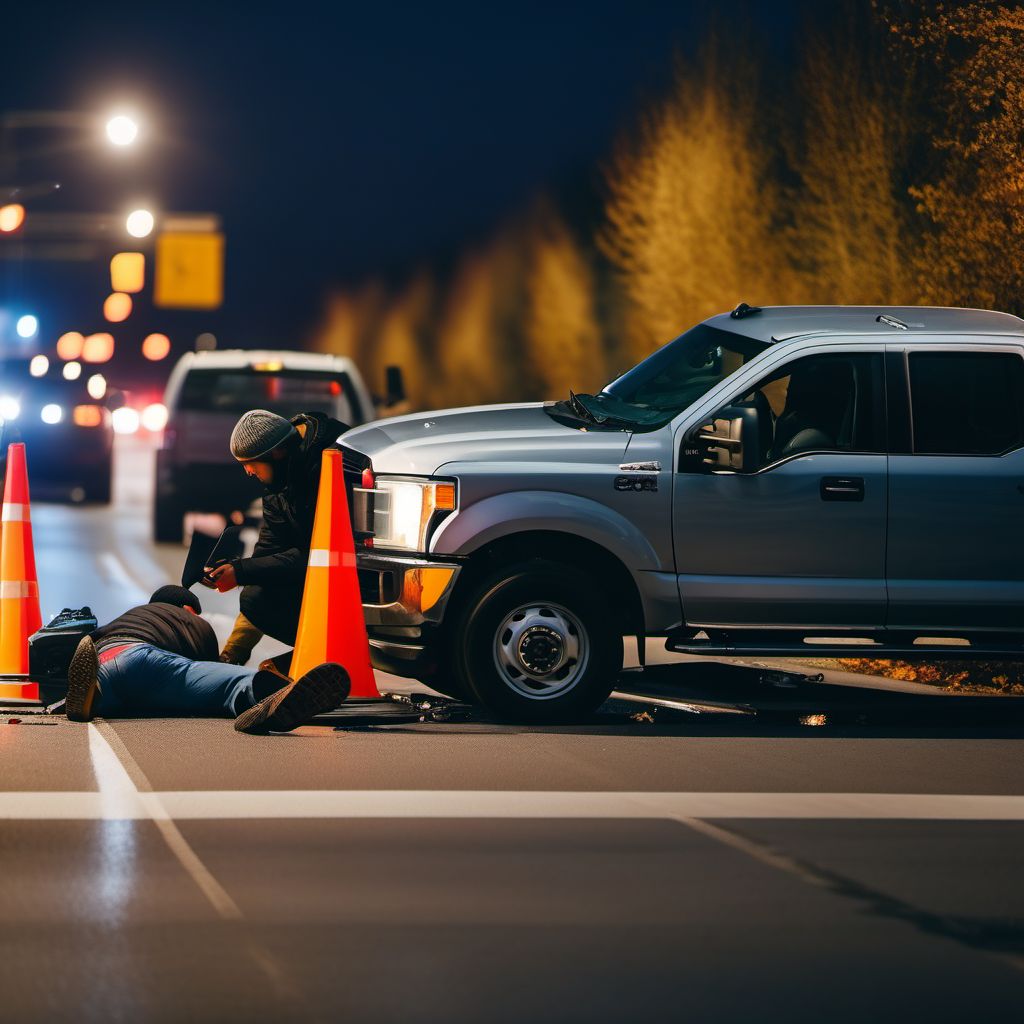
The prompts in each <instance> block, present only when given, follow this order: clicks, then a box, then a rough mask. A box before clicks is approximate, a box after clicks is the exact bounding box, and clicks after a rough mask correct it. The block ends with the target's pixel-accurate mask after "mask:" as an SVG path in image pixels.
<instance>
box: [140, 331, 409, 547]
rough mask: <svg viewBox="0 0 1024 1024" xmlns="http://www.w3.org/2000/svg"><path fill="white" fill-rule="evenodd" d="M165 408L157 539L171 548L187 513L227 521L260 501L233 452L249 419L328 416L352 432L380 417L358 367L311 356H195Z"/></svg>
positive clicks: (178, 373) (170, 385)
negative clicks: (239, 426)
mask: <svg viewBox="0 0 1024 1024" xmlns="http://www.w3.org/2000/svg"><path fill="white" fill-rule="evenodd" d="M389 378H390V374H389ZM164 404H165V405H166V406H167V414H168V419H167V428H166V430H165V431H164V437H163V443H162V445H161V447H160V449H159V450H158V451H157V455H156V486H155V488H154V498H153V539H154V540H156V541H164V542H172V543H174V542H180V541H181V540H182V536H183V532H184V527H183V519H184V516H185V513H186V512H218V513H222V514H228V513H230V512H231V511H233V510H235V509H244V508H245V507H246V506H247V505H249V504H250V503H251V502H252V500H253V499H254V498H256V497H257V496H258V495H259V487H258V485H255V484H254V483H253V482H252V481H251V480H250V479H249V478H248V477H246V476H245V475H244V474H243V473H241V472H240V471H238V469H237V466H236V464H235V462H234V460H233V459H232V457H231V453H230V451H229V450H228V440H229V438H230V436H231V430H232V428H233V427H234V425H235V423H236V422H237V421H238V417H239V416H241V415H242V413H244V412H246V411H247V410H249V409H270V410H271V411H272V412H276V413H279V414H280V415H282V416H286V417H291V416H294V415H295V414H296V413H299V412H323V413H326V414H327V415H329V416H333V417H334V418H335V419H338V420H341V422H342V423H346V424H349V425H350V426H355V425H357V424H361V423H365V422H367V421H368V420H371V419H373V418H374V416H375V411H374V403H373V399H372V397H371V396H370V393H369V391H368V390H367V387H366V384H365V383H364V381H363V378H362V375H361V374H360V372H359V370H358V368H357V367H356V365H355V363H354V362H353V361H352V360H351V359H349V358H347V357H345V356H336V355H327V354H321V353H312V352H288V351H266V350H262V351H259V350H252V351H249V350H241V349H231V350H224V351H221V352H188V353H186V354H185V355H183V356H182V357H181V359H180V360H179V361H178V364H177V366H175V368H174V369H173V370H172V371H171V375H170V377H169V379H168V381H167V388H166V390H165V393H164Z"/></svg>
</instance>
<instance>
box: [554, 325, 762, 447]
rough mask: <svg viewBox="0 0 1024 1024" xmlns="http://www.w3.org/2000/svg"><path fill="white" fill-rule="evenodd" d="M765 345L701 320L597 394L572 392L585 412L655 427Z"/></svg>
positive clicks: (576, 404) (617, 421) (599, 419)
mask: <svg viewBox="0 0 1024 1024" xmlns="http://www.w3.org/2000/svg"><path fill="white" fill-rule="evenodd" d="M765 348H767V346H766V345H765V343H764V342H761V341H756V340H754V339H753V338H747V337H744V336H743V335H740V334H734V333H733V332H732V331H723V330H720V329H719V328H717V327H709V326H708V325H707V324H698V325H697V326H696V327H693V328H691V329H690V330H688V331H687V332H686V333H685V334H683V335H680V336H679V337H678V338H676V340H675V341H671V342H669V343H668V344H667V345H664V346H662V347H661V348H659V349H658V351H657V352H655V353H653V354H652V355H650V356H648V357H647V358H646V359H645V360H644V361H643V362H642V363H638V364H637V365H636V366H634V367H633V369H632V370H629V371H627V372H626V373H624V374H623V375H622V376H621V377H619V378H618V379H617V380H614V381H612V383H611V384H609V385H607V387H605V388H604V389H603V390H602V391H601V393H600V394H598V395H573V396H572V399H571V407H572V408H573V409H574V410H576V411H577V413H578V414H580V415H581V417H587V416H589V417H591V418H593V419H594V420H595V421H596V422H600V423H607V424H608V425H612V424H618V425H620V426H624V427H628V428H633V429H640V430H654V429H656V428H657V427H661V426H664V425H665V424H666V423H668V422H669V420H671V419H672V418H673V417H674V416H676V415H677V414H678V413H680V412H682V411H683V410H684V409H685V408H687V406H690V405H692V404H693V403H694V402H696V401H697V399H698V398H700V397H701V396H702V395H705V394H707V392H708V391H710V390H711V389H712V388H713V387H714V386H715V385H716V384H718V383H719V382H720V381H723V380H725V378H726V377H729V376H731V375H732V374H733V373H735V372H736V370H738V369H739V368H740V367H741V366H742V365H743V364H744V363H746V362H747V361H748V360H750V359H752V358H753V357H754V356H756V355H758V354H759V353H761V352H763V351H764V350H765Z"/></svg>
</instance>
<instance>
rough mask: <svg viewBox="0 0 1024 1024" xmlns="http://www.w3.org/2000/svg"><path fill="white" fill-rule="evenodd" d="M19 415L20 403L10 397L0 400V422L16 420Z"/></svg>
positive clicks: (6, 396) (5, 396)
mask: <svg viewBox="0 0 1024 1024" xmlns="http://www.w3.org/2000/svg"><path fill="white" fill-rule="evenodd" d="M20 415H21V402H19V401H18V400H17V399H16V398H14V397H12V396H11V395H4V396H3V397H2V398H0V420H16V419H17V418H18V417H19V416H20Z"/></svg>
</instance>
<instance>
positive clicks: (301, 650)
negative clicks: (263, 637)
mask: <svg viewBox="0 0 1024 1024" xmlns="http://www.w3.org/2000/svg"><path fill="white" fill-rule="evenodd" d="M320 467H321V468H320V491H319V493H318V494H317V499H316V518H315V519H314V520H313V542H312V544H311V545H310V551H309V567H308V568H307V570H306V585H305V588H304V589H303V591H302V609H301V611H300V612H299V630H298V635H297V636H296V638H295V652H294V653H293V654H292V663H291V670H290V672H289V675H290V676H291V677H292V679H298V678H299V676H301V675H302V674H303V673H304V672H308V671H309V670H310V669H311V668H313V666H314V665H319V664H320V663H321V662H322V661H334V662H337V663H338V664H339V665H343V666H344V667H345V669H346V670H347V671H348V674H349V678H350V679H351V681H352V689H351V691H350V692H351V694H352V696H353V697H379V696H380V692H379V691H378V690H377V683H376V680H375V679H374V678H373V669H372V668H371V666H370V642H369V640H368V639H367V637H366V623H365V621H364V620H363V602H362V599H361V598H360V596H359V578H358V576H357V575H356V545H355V541H354V540H353V538H352V523H351V521H350V520H349V517H348V498H347V497H346V495H345V479H344V476H343V475H342V468H341V452H340V451H338V450H337V449H333V448H328V449H327V451H325V452H324V454H323V460H322V462H321V464H320Z"/></svg>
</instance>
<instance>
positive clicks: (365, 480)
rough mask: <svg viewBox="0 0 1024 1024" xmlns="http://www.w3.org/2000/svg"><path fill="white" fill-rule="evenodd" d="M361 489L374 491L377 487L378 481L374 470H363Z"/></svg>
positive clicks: (368, 468) (360, 482) (367, 468)
mask: <svg viewBox="0 0 1024 1024" xmlns="http://www.w3.org/2000/svg"><path fill="white" fill-rule="evenodd" d="M359 486H360V487H365V488H366V489H367V490H368V491H372V490H373V489H374V487H376V486H377V479H376V477H374V475H373V470H372V469H371V468H370V467H369V466H367V467H366V469H364V470H363V475H362V478H361V479H360V481H359Z"/></svg>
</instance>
